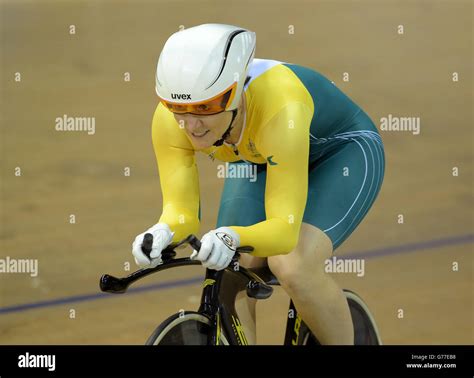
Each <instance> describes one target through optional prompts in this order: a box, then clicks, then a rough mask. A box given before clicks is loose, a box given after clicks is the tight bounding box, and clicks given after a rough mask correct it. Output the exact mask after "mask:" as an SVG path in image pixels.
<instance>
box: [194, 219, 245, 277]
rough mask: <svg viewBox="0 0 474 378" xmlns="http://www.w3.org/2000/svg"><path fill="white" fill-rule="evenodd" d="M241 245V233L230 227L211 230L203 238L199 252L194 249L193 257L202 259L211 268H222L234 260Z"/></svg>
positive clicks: (203, 263) (205, 265)
mask: <svg viewBox="0 0 474 378" xmlns="http://www.w3.org/2000/svg"><path fill="white" fill-rule="evenodd" d="M239 246H240V237H239V235H238V234H237V233H236V232H235V231H234V230H232V229H231V228H229V227H219V228H218V229H217V230H212V231H209V232H208V233H207V234H205V235H204V236H203V237H202V239H201V249H200V251H199V252H197V251H193V253H192V255H191V259H192V260H193V259H196V260H199V261H202V265H203V266H204V267H206V268H209V269H214V270H222V269H225V268H227V266H228V265H229V264H230V262H231V261H232V257H234V254H235V250H236V249H237V247H239Z"/></svg>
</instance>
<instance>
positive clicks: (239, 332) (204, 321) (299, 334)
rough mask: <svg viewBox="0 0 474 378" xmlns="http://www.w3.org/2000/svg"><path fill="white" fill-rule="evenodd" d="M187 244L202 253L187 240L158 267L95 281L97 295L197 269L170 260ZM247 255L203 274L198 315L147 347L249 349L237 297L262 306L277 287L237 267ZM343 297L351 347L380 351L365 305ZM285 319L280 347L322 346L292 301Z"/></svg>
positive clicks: (164, 330) (175, 323) (174, 319)
mask: <svg viewBox="0 0 474 378" xmlns="http://www.w3.org/2000/svg"><path fill="white" fill-rule="evenodd" d="M152 244H153V236H152V235H151V234H146V235H145V237H144V242H143V244H142V251H143V252H144V253H145V254H147V255H149V253H150V251H151V246H152ZM186 244H189V245H190V246H192V247H193V248H194V249H195V250H197V251H199V249H200V247H201V242H200V240H199V239H198V238H197V237H196V236H195V235H189V236H188V237H187V238H185V239H183V240H181V241H180V242H178V243H175V244H170V245H169V246H168V247H167V248H166V249H164V250H163V251H162V260H163V262H162V264H160V265H158V266H156V267H155V268H147V269H139V270H137V271H136V272H133V273H131V274H130V275H128V276H127V277H123V278H117V277H114V276H111V275H108V274H104V275H103V276H102V277H101V278H100V289H101V290H102V291H103V292H108V293H114V294H121V293H125V292H126V291H127V288H128V287H129V286H130V285H131V284H132V283H134V282H136V281H137V280H139V279H141V278H143V277H146V276H149V275H150V274H154V273H157V272H160V271H162V270H166V269H170V268H176V267H180V266H189V265H200V264H201V262H200V261H196V260H191V259H190V258H189V257H187V258H175V256H176V251H175V249H176V248H178V247H180V246H183V245H186ZM252 251H253V248H252V247H239V248H237V251H236V254H235V256H234V258H233V259H232V261H231V263H230V264H229V266H228V267H227V268H226V269H224V270H221V271H216V270H211V269H206V275H205V279H204V281H203V290H202V295H201V303H200V306H199V309H198V310H197V311H184V312H180V313H176V314H173V315H171V316H170V317H168V318H167V319H166V320H165V321H163V322H162V323H161V324H160V325H159V326H158V327H157V328H156V329H155V331H154V332H153V333H152V334H151V336H150V337H149V338H148V340H147V342H146V345H248V343H247V339H246V337H245V333H244V331H243V328H242V324H241V323H240V320H239V317H238V315H237V313H236V310H235V299H236V296H237V294H238V293H239V292H241V291H243V290H246V293H247V295H248V296H249V297H251V298H255V299H258V300H263V299H267V298H269V297H270V296H271V295H272V293H273V287H272V286H275V285H278V284H279V283H278V280H277V278H276V277H275V276H274V275H273V274H272V273H271V271H270V269H268V268H267V267H263V268H251V269H247V268H244V267H241V266H239V264H238V259H239V256H240V254H241V253H249V252H252ZM344 293H345V295H346V298H347V302H348V304H349V308H350V312H351V316H352V322H353V324H354V344H355V345H382V342H381V339H380V335H379V332H378V329H377V326H376V323H375V320H374V318H373V316H372V314H371V313H370V311H369V309H368V307H367V305H366V304H365V303H364V302H363V300H362V299H361V298H360V297H359V296H358V295H357V294H356V293H354V292H352V291H350V290H345V289H344ZM288 314H289V316H288V320H287V324H286V332H285V338H284V343H283V344H284V345H321V344H320V342H319V341H318V338H317V335H314V334H313V333H312V332H311V331H310V330H309V328H308V327H307V326H306V324H305V323H304V321H303V320H302V319H301V317H300V315H299V314H298V312H297V311H296V309H295V306H294V304H293V301H291V299H290V305H289V311H288ZM291 315H293V316H291Z"/></svg>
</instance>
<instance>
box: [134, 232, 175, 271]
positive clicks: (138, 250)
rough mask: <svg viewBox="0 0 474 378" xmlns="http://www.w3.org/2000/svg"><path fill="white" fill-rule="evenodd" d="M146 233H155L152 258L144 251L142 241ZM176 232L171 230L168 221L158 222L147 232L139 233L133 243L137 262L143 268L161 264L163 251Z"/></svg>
mask: <svg viewBox="0 0 474 378" xmlns="http://www.w3.org/2000/svg"><path fill="white" fill-rule="evenodd" d="M146 233H150V234H152V235H153V246H152V248H151V253H150V257H151V260H150V259H149V258H148V257H147V256H146V255H145V254H144V253H143V251H142V243H143V237H144V236H145V234H146ZM173 235H174V232H171V230H170V228H169V226H168V225H167V224H166V223H157V224H155V225H154V226H152V227H150V228H149V229H148V230H146V231H145V232H143V233H141V234H140V235H138V236H137V237H136V238H135V240H134V241H133V243H132V254H133V257H134V258H135V262H136V263H137V265H138V266H140V267H141V268H154V267H156V266H157V265H158V264H161V262H162V260H161V251H162V250H163V249H164V248H166V247H167V246H168V244H170V243H171V240H173Z"/></svg>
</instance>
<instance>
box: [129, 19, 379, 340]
mask: <svg viewBox="0 0 474 378" xmlns="http://www.w3.org/2000/svg"><path fill="white" fill-rule="evenodd" d="M255 46H256V36H255V33H254V32H252V31H249V30H246V29H243V28H240V27H236V26H232V25H223V24H204V25H199V26H196V27H192V28H189V29H186V30H183V31H179V32H177V33H174V34H173V35H171V37H170V38H169V39H168V40H167V42H166V43H165V45H164V48H163V50H162V52H161V55H160V57H159V60H158V65H157V72H156V92H157V94H158V97H159V99H160V102H159V104H158V106H157V108H156V111H155V114H154V117H153V122H152V139H153V146H154V150H155V153H156V159H157V162H158V169H159V174H160V184H161V189H162V192H163V211H162V214H161V217H160V218H159V220H158V223H157V224H155V225H154V226H152V227H151V228H150V229H148V230H147V231H145V232H144V233H142V234H140V235H138V236H137V237H136V239H135V241H134V242H133V246H132V252H133V255H134V257H135V260H136V262H137V264H138V265H140V266H142V267H150V266H156V265H157V264H159V263H160V262H161V260H160V254H161V251H162V249H164V248H165V247H166V246H167V245H168V244H169V243H171V242H176V241H178V240H180V239H182V238H184V237H186V236H187V235H188V234H190V233H197V232H198V229H199V222H200V201H199V180H198V170H197V166H196V161H195V152H196V151H200V152H203V153H205V154H207V155H209V156H210V157H211V158H212V159H218V160H221V161H225V162H230V163H231V165H234V166H236V167H237V166H240V165H247V164H250V165H252V166H256V172H257V175H256V176H257V179H256V180H255V179H249V178H248V177H241V178H226V180H225V183H224V189H223V193H222V197H221V202H220V209H219V215H218V221H217V226H216V229H214V230H210V231H209V232H207V233H206V234H205V235H204V236H203V237H202V240H201V241H202V248H201V250H200V252H199V253H197V252H196V251H194V252H193V254H192V255H191V257H192V258H196V259H198V260H200V261H202V264H203V266H205V267H207V268H210V269H216V270H221V269H224V268H225V267H227V266H228V264H229V263H230V261H231V259H232V257H233V255H234V253H235V248H236V247H238V246H244V245H249V246H253V247H254V248H255V250H254V252H253V253H252V254H251V255H242V256H241V260H240V262H241V264H242V265H244V266H247V267H252V266H259V265H263V264H268V266H269V268H270V269H271V271H272V272H273V274H275V276H276V277H277V278H278V280H279V282H280V284H281V286H282V287H283V288H284V290H285V291H286V292H287V293H288V295H289V296H290V297H291V298H292V299H293V302H294V303H295V306H296V309H297V311H298V313H300V314H301V316H302V319H303V320H304V321H305V323H306V324H307V325H308V326H309V328H310V329H311V330H312V331H313V332H314V333H315V334H317V335H318V338H319V341H320V342H321V343H322V344H353V326H352V321H351V316H350V312H349V307H348V305H347V301H346V299H345V296H344V294H343V292H342V290H341V288H340V287H339V286H338V285H337V284H336V282H335V281H334V279H333V278H332V277H331V276H330V275H328V274H327V273H326V272H325V269H324V267H325V260H326V259H328V258H330V257H331V256H332V253H333V251H334V250H335V249H336V248H337V247H339V246H340V245H341V244H342V243H343V242H344V240H346V239H347V238H348V237H349V235H350V234H351V233H352V232H353V231H354V229H355V228H356V227H357V225H358V224H359V223H360V222H361V220H362V219H363V218H364V216H365V215H366V214H367V212H368V210H369V208H370V207H371V206H372V204H373V202H374V200H375V198H376V196H377V194H378V192H379V190H380V187H381V184H382V180H383V175H384V166H385V162H384V150H383V144H382V141H381V138H380V135H379V133H378V131H377V129H376V127H375V126H374V124H373V122H372V121H371V120H370V118H369V117H368V116H367V114H366V113H364V111H363V110H362V109H361V108H360V107H359V106H357V105H356V104H355V103H354V102H353V101H351V100H350V99H349V98H348V97H347V96H346V95H344V94H343V93H342V92H341V91H340V90H339V89H338V88H337V87H336V86H335V85H334V83H332V82H331V81H329V80H328V79H326V78H325V77H324V76H323V75H321V74H319V73H318V72H316V71H314V70H312V69H309V68H306V67H303V66H300V65H296V64H289V63H284V62H280V61H275V60H267V59H256V58H255V59H254V54H255ZM146 232H150V233H152V234H153V235H154V242H153V250H152V253H151V260H149V259H148V258H147V257H146V256H145V255H144V254H143V253H142V251H141V249H140V245H141V243H142V241H143V236H144V234H145V233H146ZM239 305H240V307H242V309H245V311H246V312H247V315H246V316H247V317H248V318H249V319H250V322H247V323H248V324H247V333H248V335H247V338H248V339H249V340H252V341H254V340H255V323H254V322H255V300H254V299H249V298H247V297H246V296H245V295H243V296H242V298H240V299H239ZM242 311H244V310H242ZM239 314H240V313H239ZM241 316H242V315H241ZM243 320H244V319H243Z"/></svg>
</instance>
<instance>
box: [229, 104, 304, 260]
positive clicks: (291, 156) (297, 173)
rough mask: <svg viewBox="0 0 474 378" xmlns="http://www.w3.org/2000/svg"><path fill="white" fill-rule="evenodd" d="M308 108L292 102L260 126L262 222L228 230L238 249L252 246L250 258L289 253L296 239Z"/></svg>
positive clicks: (257, 139) (302, 192)
mask: <svg viewBox="0 0 474 378" xmlns="http://www.w3.org/2000/svg"><path fill="white" fill-rule="evenodd" d="M312 116H313V113H312V110H311V109H310V108H309V107H308V105H306V104H304V103H302V102H292V103H289V104H287V105H286V106H285V107H284V108H283V109H281V110H280V111H278V113H277V114H276V115H275V116H273V117H272V118H271V119H270V121H269V122H267V123H266V124H265V125H263V127H262V129H261V130H259V132H258V137H257V138H256V144H257V149H258V150H259V152H260V153H261V154H262V155H263V156H264V157H265V158H266V159H267V181H266V187H265V213H266V220H265V221H263V222H260V223H257V224H254V225H252V226H247V227H240V226H232V227H231V228H232V229H233V230H235V231H236V232H237V233H238V234H239V235H240V245H241V246H247V245H250V246H253V247H254V249H255V250H254V252H253V253H252V255H254V256H259V257H268V256H272V255H279V254H286V253H289V252H291V251H292V250H293V249H294V248H295V246H296V244H297V242H298V238H299V232H300V228H301V222H302V219H303V214H304V209H305V206H306V199H307V192H308V159H309V126H310V123H311V119H312Z"/></svg>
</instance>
